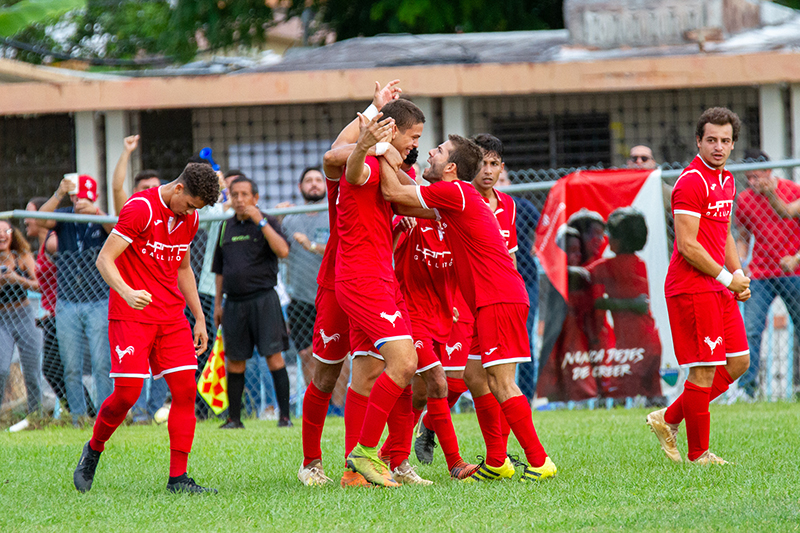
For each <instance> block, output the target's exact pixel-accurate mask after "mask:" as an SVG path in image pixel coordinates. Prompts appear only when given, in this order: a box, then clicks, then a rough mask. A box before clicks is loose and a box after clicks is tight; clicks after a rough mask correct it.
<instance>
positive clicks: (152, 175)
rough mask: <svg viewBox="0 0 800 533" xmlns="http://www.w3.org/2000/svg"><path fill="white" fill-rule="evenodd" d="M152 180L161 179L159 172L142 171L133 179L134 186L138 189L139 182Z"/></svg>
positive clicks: (151, 170)
mask: <svg viewBox="0 0 800 533" xmlns="http://www.w3.org/2000/svg"><path fill="white" fill-rule="evenodd" d="M150 178H158V179H159V180H160V179H161V176H160V175H159V174H158V171H157V170H153V169H147V170H142V171H141V172H137V173H136V175H135V176H134V177H133V186H134V187H136V186H137V185H139V182H140V181H142V180H149V179H150Z"/></svg>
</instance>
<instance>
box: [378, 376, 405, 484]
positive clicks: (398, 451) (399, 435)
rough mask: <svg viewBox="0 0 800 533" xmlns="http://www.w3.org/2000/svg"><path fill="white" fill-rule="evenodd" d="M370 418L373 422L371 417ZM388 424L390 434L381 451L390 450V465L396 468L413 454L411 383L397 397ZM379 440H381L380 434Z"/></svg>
mask: <svg viewBox="0 0 800 533" xmlns="http://www.w3.org/2000/svg"><path fill="white" fill-rule="evenodd" d="M392 383H394V382H392ZM370 397H371V395H370ZM368 420H370V422H371V419H368ZM386 424H387V425H388V426H389V436H388V437H387V438H386V442H385V443H384V446H383V448H382V449H381V451H382V452H384V453H386V452H388V454H389V457H390V461H389V466H390V467H391V468H392V470H394V469H395V468H397V467H398V466H400V463H402V462H403V461H405V460H406V459H408V456H409V455H411V437H412V435H413V433H414V414H413V409H412V406H411V385H409V386H408V387H406V388H405V389H403V392H402V394H400V397H399V398H397V401H396V402H395V404H394V407H393V408H392V410H391V411H390V412H389V418H388V419H387V420H386ZM381 433H383V431H381ZM378 440H380V435H379V436H378Z"/></svg>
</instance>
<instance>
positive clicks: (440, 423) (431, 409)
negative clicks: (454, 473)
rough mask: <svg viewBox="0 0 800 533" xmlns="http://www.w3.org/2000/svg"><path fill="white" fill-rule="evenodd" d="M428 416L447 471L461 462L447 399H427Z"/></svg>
mask: <svg viewBox="0 0 800 533" xmlns="http://www.w3.org/2000/svg"><path fill="white" fill-rule="evenodd" d="M428 416H429V417H430V421H431V423H432V424H433V430H434V431H435V432H436V437H437V438H438V439H439V446H441V448H442V452H443V453H444V457H445V459H446V460H447V469H448V470H449V469H451V468H453V466H454V465H455V464H456V463H458V462H459V461H461V454H460V453H459V451H458V438H457V437H456V431H455V429H454V428H453V419H452V418H451V417H450V406H449V405H448V402H447V398H430V397H429V398H428Z"/></svg>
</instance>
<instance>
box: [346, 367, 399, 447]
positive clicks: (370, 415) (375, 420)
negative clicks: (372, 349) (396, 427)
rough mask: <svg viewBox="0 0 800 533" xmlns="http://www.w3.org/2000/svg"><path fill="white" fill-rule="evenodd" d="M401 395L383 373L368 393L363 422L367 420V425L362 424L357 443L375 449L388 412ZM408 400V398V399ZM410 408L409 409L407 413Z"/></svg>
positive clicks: (396, 386) (395, 385) (397, 387)
mask: <svg viewBox="0 0 800 533" xmlns="http://www.w3.org/2000/svg"><path fill="white" fill-rule="evenodd" d="M401 394H403V389H401V388H400V387H399V386H398V385H397V383H395V382H394V381H392V378H390V377H389V375H388V374H387V373H386V372H383V373H382V374H381V375H380V376H378V379H377V380H375V384H374V385H373V386H372V391H371V392H370V393H369V405H368V406H367V413H366V415H365V416H364V420H369V424H364V425H363V427H362V428H361V436H360V437H359V439H358V443H359V444H361V445H362V446H366V447H367V448H375V447H377V446H378V442H380V440H381V435H382V434H383V428H384V427H386V421H387V420H388V419H389V412H390V411H391V410H392V409H393V408H394V404H396V403H397V399H398V398H400V395H401ZM409 399H410V398H409ZM410 411H411V408H410V407H409V413H410Z"/></svg>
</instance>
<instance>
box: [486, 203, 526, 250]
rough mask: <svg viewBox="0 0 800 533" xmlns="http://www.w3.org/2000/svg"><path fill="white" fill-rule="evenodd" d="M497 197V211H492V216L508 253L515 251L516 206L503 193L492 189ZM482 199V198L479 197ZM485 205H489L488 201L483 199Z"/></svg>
mask: <svg viewBox="0 0 800 533" xmlns="http://www.w3.org/2000/svg"><path fill="white" fill-rule="evenodd" d="M492 191H494V193H495V195H497V209H495V210H494V216H495V218H496V219H497V223H498V224H500V235H502V236H503V240H504V241H505V243H506V246H507V247H508V251H509V253H512V254H513V253H514V252H516V251H517V248H519V246H517V204H516V203H515V202H514V199H513V198H511V197H510V196H509V195H507V194H506V193H504V192H500V191H498V190H495V189H492ZM481 198H483V196H481ZM483 201H484V202H486V205H487V206H488V205H489V199H488V198H483Z"/></svg>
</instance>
